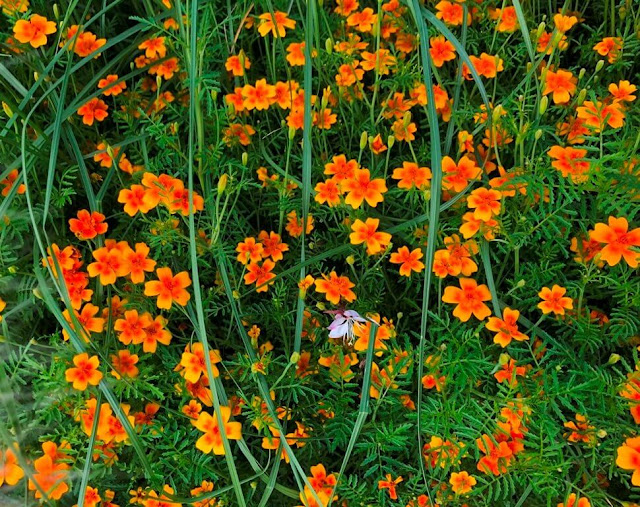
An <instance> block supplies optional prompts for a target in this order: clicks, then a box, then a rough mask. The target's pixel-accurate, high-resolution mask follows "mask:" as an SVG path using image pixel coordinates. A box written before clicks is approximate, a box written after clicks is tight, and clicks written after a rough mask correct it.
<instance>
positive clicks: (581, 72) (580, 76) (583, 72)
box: [578, 67, 587, 79]
mask: <svg viewBox="0 0 640 507" xmlns="http://www.w3.org/2000/svg"><path fill="white" fill-rule="evenodd" d="M586 73H587V69H585V68H584V67H582V68H581V69H580V72H578V79H582V78H583V77H584V75H585V74H586Z"/></svg>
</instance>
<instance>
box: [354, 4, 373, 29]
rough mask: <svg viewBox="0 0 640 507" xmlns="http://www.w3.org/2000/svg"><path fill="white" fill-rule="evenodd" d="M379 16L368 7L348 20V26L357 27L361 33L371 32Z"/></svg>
mask: <svg viewBox="0 0 640 507" xmlns="http://www.w3.org/2000/svg"><path fill="white" fill-rule="evenodd" d="M377 19H378V16H377V15H376V14H374V12H373V9H372V8H370V7H367V8H366V9H362V11H360V12H354V13H353V14H351V15H349V17H348V18H347V26H350V27H355V29H356V30H358V31H359V32H370V31H371V30H372V29H373V25H375V24H376V21H377Z"/></svg>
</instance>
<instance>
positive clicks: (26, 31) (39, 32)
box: [13, 14, 56, 48]
mask: <svg viewBox="0 0 640 507" xmlns="http://www.w3.org/2000/svg"><path fill="white" fill-rule="evenodd" d="M52 33H56V24H55V23H54V22H53V21H48V20H47V18H45V17H44V16H40V15H39V14H33V15H32V16H31V17H30V18H29V21H27V20H25V19H19V20H18V21H16V24H15V25H14V26H13V36H14V37H15V39H16V40H17V41H18V42H22V43H23V44H26V43H29V44H31V47H33V48H39V47H40V46H44V45H45V44H46V43H47V35H51V34H52Z"/></svg>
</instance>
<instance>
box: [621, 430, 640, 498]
mask: <svg viewBox="0 0 640 507" xmlns="http://www.w3.org/2000/svg"><path fill="white" fill-rule="evenodd" d="M616 465H618V466H619V467H620V468H623V469H624V470H633V475H632V476H631V484H633V485H634V486H640V437H633V438H627V439H626V440H625V442H624V444H622V445H621V446H620V447H618V451H617V457H616Z"/></svg>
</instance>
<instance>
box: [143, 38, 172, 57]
mask: <svg viewBox="0 0 640 507" xmlns="http://www.w3.org/2000/svg"><path fill="white" fill-rule="evenodd" d="M138 49H143V50H144V55H145V56H146V57H147V58H151V59H153V60H155V59H157V58H164V57H165V56H166V55H167V47H166V46H165V44H164V37H156V38H154V39H147V40H145V41H142V42H141V43H140V45H139V46H138Z"/></svg>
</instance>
